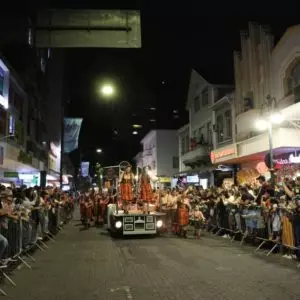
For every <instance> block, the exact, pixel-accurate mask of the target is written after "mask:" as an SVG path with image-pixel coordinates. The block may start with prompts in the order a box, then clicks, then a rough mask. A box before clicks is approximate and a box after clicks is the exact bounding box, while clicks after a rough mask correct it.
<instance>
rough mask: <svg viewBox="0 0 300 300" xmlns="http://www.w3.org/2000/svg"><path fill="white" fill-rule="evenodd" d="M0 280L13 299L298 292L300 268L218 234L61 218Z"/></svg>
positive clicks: (231, 297) (241, 297)
mask: <svg viewBox="0 0 300 300" xmlns="http://www.w3.org/2000/svg"><path fill="white" fill-rule="evenodd" d="M48 245H49V249H48V250H47V251H46V252H45V253H43V252H37V253H36V254H35V258H36V262H34V263H32V270H30V269H28V268H25V267H22V268H21V269H20V270H16V272H15V274H14V275H13V279H14V281H15V282H16V284H17V286H16V287H12V286H11V285H9V284H8V283H3V284H1V288H2V289H4V290H5V291H6V292H7V293H8V294H9V297H12V298H13V299H20V300H58V299H59V300H83V299H84V300H92V299H93V300H94V299H95V300H96V299H97V300H98V299H111V300H118V299H124V300H148V299H151V300H152V299H165V300H167V299H174V300H175V299H178V300H179V299H180V300H183V299H184V300H189V299H199V300H200V299H201V300H205V299H213V300H217V299H222V300H227V299H228V300H247V299H251V300H253V299H255V300H260V299H272V300H274V299H275V300H276V299H280V300H288V299H294V300H296V299H297V300H298V299H300V270H299V269H297V268H296V267H295V264H293V263H291V262H290V261H286V260H283V259H280V258H278V257H276V256H272V257H271V258H266V257H265V256H264V255H260V254H253V251H252V250H253V249H252V248H247V247H240V246H239V245H238V244H235V243H230V242H228V241H227V240H226V241H225V240H223V239H222V238H211V237H204V238H203V239H202V240H194V239H193V238H190V239H186V240H183V239H179V238H176V237H160V238H143V239H141V238H140V239H122V240H113V239H111V238H110V237H109V236H108V235H107V234H106V233H105V231H103V230H100V229H96V228H92V229H90V230H88V231H80V226H78V222H76V221H74V222H72V223H71V224H69V225H67V227H66V228H65V229H64V232H63V233H61V234H60V235H59V236H58V237H57V240H56V242H55V243H54V242H49V244H48Z"/></svg>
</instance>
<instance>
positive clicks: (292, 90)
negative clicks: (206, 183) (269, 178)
mask: <svg viewBox="0 0 300 300" xmlns="http://www.w3.org/2000/svg"><path fill="white" fill-rule="evenodd" d="M273 41H274V38H273V36H272V35H271V34H270V30H269V29H268V28H266V27H262V26H259V25H257V24H252V23H250V24H249V32H242V33H241V52H236V53H235V54H234V62H235V63H234V66H235V86H236V96H235V106H234V108H235V115H236V141H235V142H233V143H232V144H230V145H227V146H226V147H224V148H223V149H221V150H216V151H213V152H212V153H211V155H212V157H213V161H214V163H215V164H239V165H240V171H239V172H238V176H237V177H238V180H239V182H240V183H243V182H246V181H247V182H251V181H252V180H255V177H256V176H257V175H258V174H265V175H267V174H268V169H267V167H266V164H265V159H266V154H267V153H268V152H269V147H270V146H269V139H268V133H267V132H262V131H259V130H258V128H257V121H258V119H259V118H264V120H266V119H267V115H266V109H262V106H265V108H267V107H268V106H269V105H268V104H267V102H268V101H269V104H270V105H272V107H273V109H272V110H273V111H274V110H275V111H279V112H281V113H282V115H283V116H284V118H285V122H283V123H281V124H280V125H273V133H272V138H273V149H274V161H275V163H276V166H275V167H276V169H278V175H279V176H285V175H287V174H288V175H290V176H295V174H296V173H298V172H299V171H300V168H299V164H297V163H296V162H300V129H299V124H298V121H299V119H300V103H299V101H300V25H297V26H293V27H291V28H288V29H287V30H286V32H285V34H284V35H283V36H282V38H281V39H280V41H279V42H278V43H277V45H276V46H274V44H273V43H274V42H273ZM261 129H262V128H261ZM298 157H299V159H298ZM291 158H292V159H291Z"/></svg>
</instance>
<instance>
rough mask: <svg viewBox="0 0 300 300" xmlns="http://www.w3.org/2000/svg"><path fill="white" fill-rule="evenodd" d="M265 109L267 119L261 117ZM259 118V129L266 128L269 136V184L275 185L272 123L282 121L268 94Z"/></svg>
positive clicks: (273, 101)
mask: <svg viewBox="0 0 300 300" xmlns="http://www.w3.org/2000/svg"><path fill="white" fill-rule="evenodd" d="M264 109H265V110H266V111H267V120H265V119H264V118H262V117H263V110H264ZM261 118H262V119H261V120H259V121H260V122H258V128H259V129H260V130H264V129H268V136H269V162H268V163H269V166H268V167H269V171H270V181H271V186H272V187H273V188H274V186H275V173H274V160H273V124H272V123H275V124H280V123H281V122H282V121H283V116H282V115H281V113H280V112H278V111H277V102H276V99H275V98H274V97H271V96H268V97H267V99H266V102H265V104H264V105H263V106H262V111H261Z"/></svg>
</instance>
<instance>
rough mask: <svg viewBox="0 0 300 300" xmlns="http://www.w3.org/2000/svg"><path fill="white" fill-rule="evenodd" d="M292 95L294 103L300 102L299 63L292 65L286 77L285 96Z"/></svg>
mask: <svg viewBox="0 0 300 300" xmlns="http://www.w3.org/2000/svg"><path fill="white" fill-rule="evenodd" d="M291 94H294V97H295V102H299V101H300V63H299V61H298V62H296V63H295V64H294V66H293V67H292V68H291V69H290V71H289V74H288V75H287V77H286V82H285V95H286V96H288V95H291Z"/></svg>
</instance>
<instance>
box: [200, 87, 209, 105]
mask: <svg viewBox="0 0 300 300" xmlns="http://www.w3.org/2000/svg"><path fill="white" fill-rule="evenodd" d="M201 98H202V99H201V100H202V106H205V105H208V88H205V89H203V90H202V96H201Z"/></svg>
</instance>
